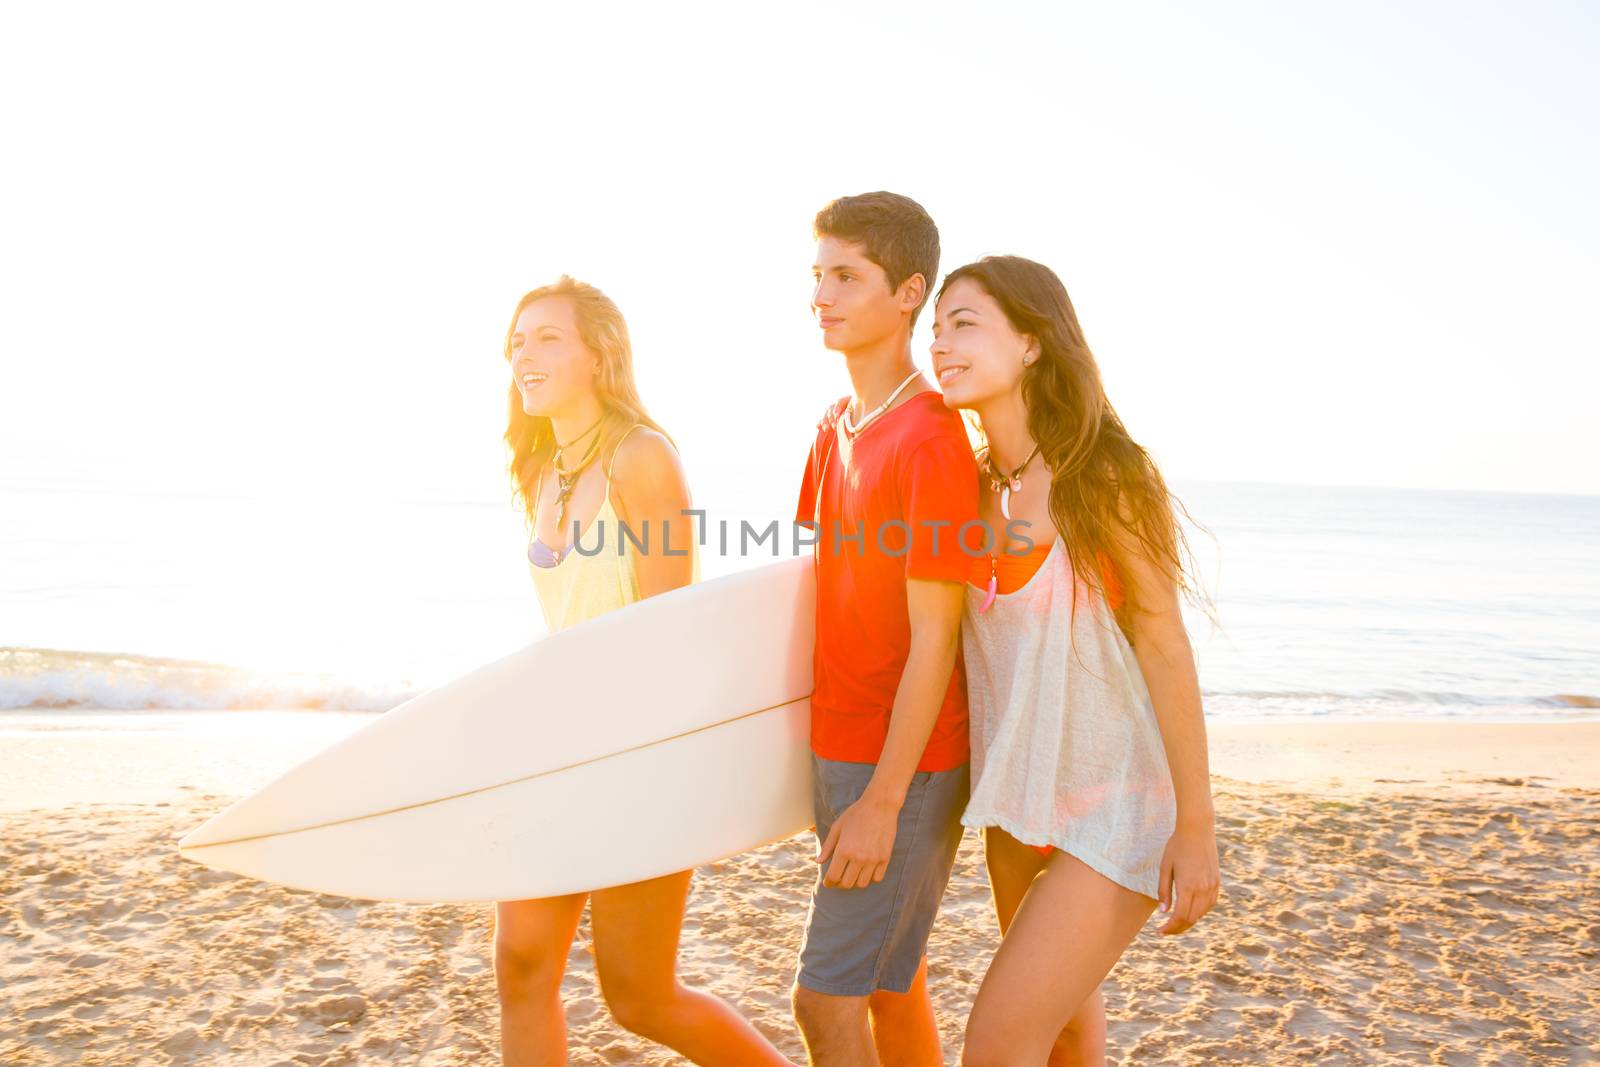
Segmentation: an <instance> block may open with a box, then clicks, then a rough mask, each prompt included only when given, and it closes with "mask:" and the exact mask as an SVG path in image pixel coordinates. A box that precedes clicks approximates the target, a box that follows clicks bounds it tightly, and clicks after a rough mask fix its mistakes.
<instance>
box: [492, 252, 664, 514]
mask: <svg viewBox="0 0 1600 1067" xmlns="http://www.w3.org/2000/svg"><path fill="white" fill-rule="evenodd" d="M552 296H564V297H566V298H567V299H568V300H571V301H572V306H573V310H574V311H575V312H576V317H577V320H578V337H579V338H580V339H581V340H582V341H583V344H584V347H585V348H587V349H589V351H591V352H593V353H594V354H595V355H596V356H597V357H598V358H599V360H600V374H599V376H598V377H597V378H596V380H595V392H596V393H597V394H598V395H599V399H600V406H601V407H602V408H603V409H604V412H605V413H604V415H602V416H601V418H602V424H601V429H600V433H601V435H602V436H605V435H609V434H611V433H614V432H615V431H617V430H619V429H625V428H628V427H631V426H635V425H644V426H648V427H650V428H651V429H652V430H655V431H656V432H658V433H660V434H661V435H662V436H664V437H666V438H667V440H668V441H671V440H672V438H671V436H670V435H669V434H668V433H667V431H665V430H663V429H662V428H661V426H660V425H659V424H658V423H657V422H656V421H655V420H654V419H652V418H651V417H650V415H649V413H648V412H646V411H645V409H644V403H643V401H641V400H640V399H639V389H638V387H637V386H636V385H635V384H634V381H633V345H632V344H631V343H630V342H629V340H628V324H627V322H626V321H625V320H624V319H623V317H622V312H621V311H619V310H618V309H617V305H616V304H614V303H613V302H612V300H611V298H610V297H608V296H606V294H605V293H602V292H601V291H600V290H599V289H596V288H595V287H594V286H592V285H589V284H588V283H587V282H580V281H577V280H576V279H573V278H570V277H568V276H567V275H565V274H563V275H562V276H561V277H560V278H559V279H558V280H557V281H555V282H553V283H551V284H550V285H542V286H540V287H539V288H537V289H535V290H533V291H532V292H529V293H527V294H525V295H524V296H523V297H522V299H521V300H518V301H517V308H516V310H515V311H513V312H512V313H511V325H510V327H508V328H507V330H506V342H505V358H506V362H507V363H509V362H511V338H512V336H513V335H514V334H515V333H516V332H517V319H518V318H519V317H520V316H521V315H522V311H523V309H524V308H526V307H527V306H528V305H529V304H532V303H534V302H536V301H539V300H543V299H545V298H546V297H552ZM509 389H510V401H511V403H510V412H509V416H510V417H509V421H508V422H507V425H506V432H505V442H506V447H507V448H508V449H509V450H510V453H511V455H510V458H509V459H508V460H507V462H506V473H507V475H508V476H509V477H510V479H511V497H512V503H513V504H514V505H515V506H516V507H517V509H518V510H519V511H521V512H522V513H523V518H524V520H525V521H526V522H527V523H528V524H529V526H530V528H531V526H532V524H533V509H534V505H535V504H536V503H537V502H536V501H535V500H534V499H533V497H534V493H535V492H536V486H537V484H538V477H539V471H540V470H541V469H543V467H544V465H545V464H546V463H547V462H549V460H550V456H551V453H553V452H554V451H555V446H556V438H555V432H554V431H553V430H552V429H551V427H550V420H549V418H547V417H545V416H543V415H529V414H528V413H527V412H526V411H524V410H522V393H521V392H520V391H518V389H517V383H516V382H512V383H511V385H510V387H509ZM673 447H674V448H676V447H677V446H676V445H675V444H674V446H673Z"/></svg>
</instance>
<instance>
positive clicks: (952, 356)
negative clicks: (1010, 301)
mask: <svg viewBox="0 0 1600 1067" xmlns="http://www.w3.org/2000/svg"><path fill="white" fill-rule="evenodd" d="M928 351H929V353H930V354H931V355H932V356H933V371H934V373H935V374H936V375H938V378H939V389H940V390H941V391H942V392H943V393H944V403H945V407H948V408H973V407H978V406H980V405H981V404H983V403H984V402H985V401H987V400H990V399H992V398H994V397H997V396H1003V395H1005V394H1006V393H1009V392H1010V391H1011V390H1013V389H1016V388H1019V386H1020V384H1021V382H1022V373H1023V362H1022V361H1023V360H1024V359H1031V360H1035V361H1037V359H1038V344H1037V342H1035V341H1034V340H1033V339H1032V338H1031V337H1027V336H1025V335H1023V334H1020V333H1018V332H1017V331H1016V330H1014V329H1013V328H1012V326H1011V320H1010V319H1008V318H1006V314H1005V312H1004V311H1003V310H1002V309H1001V307H1000V304H999V302H997V301H996V300H995V298H994V297H992V296H990V295H989V294H988V293H986V292H984V290H983V287H982V286H980V285H979V284H978V283H977V282H974V281H972V280H971V279H969V278H962V279H960V280H958V281H957V282H956V283H955V284H954V285H952V286H950V287H949V288H948V289H946V290H945V291H944V295H943V296H941V297H940V298H939V302H938V304H936V305H935V306H934V315H933V344H932V345H931V346H930V347H929V349H928Z"/></svg>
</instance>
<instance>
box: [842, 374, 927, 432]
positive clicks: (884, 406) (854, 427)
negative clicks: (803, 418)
mask: <svg viewBox="0 0 1600 1067" xmlns="http://www.w3.org/2000/svg"><path fill="white" fill-rule="evenodd" d="M921 374H922V372H921V371H920V370H914V371H912V372H911V374H910V376H909V377H908V378H906V380H905V381H903V382H901V383H900V384H899V385H898V386H896V387H895V391H894V392H892V393H890V394H889V399H888V400H885V401H884V402H883V403H881V404H879V405H878V406H877V407H875V408H873V409H872V410H871V411H869V412H867V414H866V416H865V417H863V418H862V420H861V421H860V422H856V421H855V420H853V419H851V418H850V407H849V405H846V406H845V409H844V414H843V415H841V416H840V421H841V422H843V423H844V432H845V433H847V434H849V435H850V436H851V437H854V436H855V435H856V434H858V433H860V432H861V431H862V430H865V429H866V428H867V426H868V425H869V424H870V423H871V422H872V420H873V419H875V418H877V417H878V416H879V415H882V414H883V413H884V412H885V411H888V410H889V405H890V404H893V403H894V398H895V397H897V396H899V395H900V394H901V393H903V392H905V388H906V386H908V385H910V384H911V383H912V382H914V381H916V380H917V378H918V377H920V376H921Z"/></svg>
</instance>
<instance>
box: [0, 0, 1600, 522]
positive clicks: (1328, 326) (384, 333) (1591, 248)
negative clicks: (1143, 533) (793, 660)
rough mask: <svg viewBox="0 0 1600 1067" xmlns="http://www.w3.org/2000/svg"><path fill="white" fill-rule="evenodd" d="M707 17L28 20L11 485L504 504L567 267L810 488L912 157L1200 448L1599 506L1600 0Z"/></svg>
mask: <svg viewBox="0 0 1600 1067" xmlns="http://www.w3.org/2000/svg"><path fill="white" fill-rule="evenodd" d="M691 8H692V6H691V5H678V4H674V5H667V4H652V5H642V6H640V7H638V8H622V7H615V6H612V5H603V4H598V3H596V4H589V3H585V4H564V5H559V6H556V5H552V6H551V7H550V8H549V9H535V8H534V7H533V5H514V6H507V7H505V8H476V9H474V10H467V9H465V8H464V7H462V6H459V5H451V7H450V8H449V9H448V12H447V10H446V9H444V8H436V9H434V13H433V14H432V15H428V14H423V13H420V12H414V11H411V10H408V9H407V5H385V6H383V7H374V8H372V9H371V10H369V11H367V12H365V13H357V12H356V11H355V8H354V7H353V6H352V5H332V4H304V5H302V4H273V5H266V6H261V5H256V6H243V7H241V6H239V5H218V4H195V5H191V6H185V7H177V6H173V5H169V4H133V5H125V4H124V5H111V4H106V5H95V6H92V7H91V6H86V5H79V4H34V5H28V6H26V7H25V8H19V7H16V6H13V7H11V8H9V9H8V13H7V15H6V16H5V20H4V21H5V26H4V27H3V29H0V92H3V93H4V95H5V98H6V99H7V100H8V102H9V104H10V107H9V108H8V112H9V113H8V115H7V116H6V119H5V126H4V141H5V145H6V156H7V163H6V165H5V168H4V172H3V174H4V178H3V181H4V182H5V183H6V185H8V186H9V189H8V191H7V192H6V194H5V196H4V198H3V200H0V213H3V216H0V244H3V245H4V246H5V251H4V252H3V253H0V255H3V257H4V258H3V265H0V271H3V274H4V277H3V284H4V292H5V300H4V305H5V306H4V311H3V312H0V315H3V318H0V353H3V360H4V363H3V371H0V373H3V378H0V475H6V476H10V477H20V478H24V479H28V480H47V479H56V478H69V479H73V480H92V481H95V482H102V481H112V480H121V481H132V482H134V483H135V484H140V485H144V484H161V485H177V486H190V487H206V486H217V487H223V486H229V487H233V488H236V489H242V490H244V491H248V492H259V493H267V494H272V495H275V496H284V497H288V496H291V495H295V496H300V495H307V496H336V495H345V494H350V493H358V494H362V495H365V494H368V493H371V494H377V495H392V494H402V493H403V494H407V495H435V494H445V495H449V496H453V497H472V498H480V499H494V498H499V497H501V496H503V495H504V482H503V476H502V473H501V468H502V463H503V456H502V452H501V445H500V441H499V435H500V432H501V430H502V428H503V420H504V408H505V398H504V397H505V385H506V370H505V365H504V363H503V362H502V360H501V357H500V345H501V340H502V337H503V333H504V330H505V327H506V323H507V320H508V318H509V315H510V312H511V310H512V307H513V305H514V303H515V301H516V299H517V297H518V295H519V294H520V293H521V292H522V291H524V290H526V289H528V288H531V287H533V286H535V285H537V284H540V283H543V282H546V281H549V280H551V279H552V278H554V276H556V275H557V274H559V273H560V272H562V271H567V272H570V273H572V274H575V275H577V276H579V277H582V278H584V279H586V280H589V281H592V282H594V283H596V284H598V285H600V286H601V287H602V288H604V289H606V290H607V291H608V292H610V293H611V295H612V296H613V297H614V298H616V300H617V301H618V303H619V304H620V305H621V307H622V309H623V311H624V312H625V314H626V315H627V316H628V318H629V320H630V324H631V327H632V330H633V336H634V341H635V351H636V358H637V364H638V371H639V378H640V385H641V390H642V392H643V395H644V397H645V400H646V402H647V404H648V405H649V406H650V407H651V408H652V410H653V412H654V413H655V414H656V416H657V417H658V418H659V419H660V420H661V421H662V422H663V423H665V424H666V426H667V427H668V429H669V430H670V431H671V432H673V433H674V435H675V436H676V437H677V438H678V439H679V441H680V444H681V445H682V447H683V449H684V453H685V459H686V463H687V466H688V469H689V473H690V477H691V481H693V482H696V483H698V484H702V485H706V484H709V485H713V486H716V485H731V484H736V483H737V482H738V481H747V480H753V481H758V482H770V481H771V480H773V479H776V480H778V481H780V482H782V481H784V480H787V481H789V482H793V481H794V479H796V478H797V477H798V472H799V463H800V459H801V457H802V456H803V453H804V450H805V448H806V446H807V444H808V442H809V438H810V429H811V426H812V424H813V422H814V420H815V417H816V415H817V414H818V413H819V412H820V410H821V409H822V407H823V405H824V404H825V402H826V401H827V400H829V399H831V398H833V397H835V396H839V395H842V394H843V393H844V392H846V391H847V390H848V382H847V379H846V377H845V375H844V371H843V367H842V365H841V363H840V360H839V358H838V357H837V356H835V355H834V354H832V353H829V352H827V351H825V350H824V349H822V348H821V346H820V343H819V341H818V338H817V331H816V329H815V327H814V326H813V324H812V322H811V319H810V315H809V311H808V307H807V298H808V295H809V289H810V278H809V267H810V262H811V243H810V236H809V232H808V227H809V223H810V219H811V217H812V215H813V214H814V213H815V211H816V210H817V208H819V207H820V206H821V205H822V204H823V203H824V202H825V201H826V200H828V199H830V198H831V197H833V196H836V195H840V194H844V193H852V192H861V191H865V190H869V189H877V188H889V189H893V190H896V191H899V192H904V193H906V194H909V195H911V196H913V197H915V198H916V199H918V200H920V201H921V202H922V203H923V204H924V205H925V206H926V207H927V208H928V209H929V210H930V211H931V212H932V214H933V216H934V218H935V219H936V220H937V221H938V222H939V225H940V228H941V230H942V233H943V236H944V246H945V257H944V264H943V265H944V267H945V268H946V269H949V268H951V267H954V266H956V265H958V264H960V263H962V262H965V261H967V260H969V259H971V258H975V257H976V256H978V255H981V254H984V253H988V252H1014V253H1018V254H1023V255H1028V256H1031V257H1033V258H1036V259H1040V260H1042V261H1043V262H1045V263H1048V264H1050V265H1051V266H1052V267H1054V268H1055V269H1056V270H1057V272H1058V273H1059V274H1060V275H1061V276H1062V278H1063V279H1064V280H1065V281H1066V283H1067V286H1068V289H1069V290H1070V292H1071V293H1072V296H1073V298H1074V301H1075V303H1076V305H1077V308H1078V312H1079V315H1080V317H1081V319H1082V321H1083V324H1084V327H1085V330H1086V332H1087V334H1088V337H1089V341H1090V344H1091V345H1092V346H1093V347H1094V349H1095V351H1096V353H1097V355H1098V357H1099V359H1100V362H1101V364H1102V367H1103V370H1104V373H1105V377H1106V381H1107V386H1108V390H1109V392H1110V394H1111V398H1112V401H1113V403H1115V404H1116V405H1117V407H1118V409H1119V410H1120V411H1121V413H1122V415H1123V418H1124V421H1125V422H1126V423H1127V424H1128V426H1129V428H1130V429H1131V431H1132V432H1133V434H1134V436H1135V437H1136V438H1138V439H1139V440H1141V441H1142V442H1144V443H1145V444H1146V445H1147V446H1148V447H1150V448H1151V449H1152V451H1153V452H1154V453H1155V455H1156V457H1157V459H1158V461H1159V462H1161V464H1162V465H1163V467H1164V468H1165V469H1166V471H1167V473H1168V475H1169V477H1172V478H1174V479H1179V480H1181V479H1195V478H1207V479H1227V480H1245V481H1283V482H1303V483H1312V484H1344V485H1374V486H1376V485H1395V486H1430V487H1442V488H1463V489H1467V488H1479V489H1512V490H1525V491H1557V492H1584V493H1600V459H1597V458H1596V457H1597V455H1600V450H1597V449H1596V447H1595V442H1594V431H1593V427H1594V424H1595V415H1594V405H1595V397H1596V396H1597V394H1600V370H1597V362H1600V361H1597V359H1596V357H1597V356H1600V344H1597V341H1600V325H1597V322H1596V317H1595V315H1594V314H1593V311H1592V309H1593V307H1594V304H1595V294H1596V292H1597V291H1600V258H1597V252H1596V250H1597V249H1600V206H1597V203H1600V198H1597V197H1596V196H1595V192H1594V191H1595V190H1596V189H1597V188H1600V134H1597V129H1596V127H1597V122H1596V118H1595V101H1596V100H1600V15H1597V13H1596V9H1595V8H1594V7H1592V6H1585V5H1582V4H1577V3H1573V4H1559V3H1547V4H1538V5H1509V4H1490V3H1482V4H1463V3H1436V4H1425V3H1413V4H1405V5H1396V4H1390V3H1382V4H1379V3H1364V2H1359V3H1358V2H1352V3H1340V4H1318V5H1312V4H1297V5H1283V4H1269V3H1261V4H1205V5H1195V4H1184V3H1175V4H1170V5H1168V4H1137V5H1107V4H1101V5H1088V4H1038V5H1015V4H988V5H981V6H980V5H977V4H972V3H966V4H961V5H951V6H937V7H936V6H932V5H894V6H892V7H890V6H887V5H885V6H883V7H882V9H881V10H879V11H878V12H877V13H869V12H867V11H866V10H865V8H866V5H862V4H854V3H852V4H819V3H811V4H805V5H771V4H730V5H725V6H718V7H714V8H710V7H697V8H693V9H692V10H691ZM694 12H698V13H694ZM927 344H928V336H927V326H926V322H924V324H923V325H922V327H921V328H920V329H919V331H918V337H917V340H916V356H917V358H918V360H919V361H921V362H922V363H924V365H925V364H926V362H927ZM729 479H734V480H733V481H729ZM699 495H700V496H701V498H702V499H701V503H706V501H705V500H704V499H703V496H704V494H699ZM719 503H722V502H719V501H711V502H710V504H711V506H713V507H716V506H718V505H719Z"/></svg>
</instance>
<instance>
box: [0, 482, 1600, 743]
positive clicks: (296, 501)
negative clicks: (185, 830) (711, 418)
mask: <svg viewBox="0 0 1600 1067" xmlns="http://www.w3.org/2000/svg"><path fill="white" fill-rule="evenodd" d="M691 473H692V472H691ZM696 489H697V498H698V499H699V500H700V501H703V502H708V503H706V504H705V506H706V507H707V509H708V520H709V522H710V524H711V527H710V528H711V530H712V545H711V551H710V552H708V554H707V556H706V558H705V559H704V563H703V570H704V575H705V577H708V578H710V577H715V576H716V575H718V574H723V573H728V572H730V571H732V570H736V569H739V568H743V567H749V566H759V565H761V564H762V563H766V562H771V555H770V552H771V546H770V545H768V546H764V547H763V550H762V551H763V552H764V553H765V554H763V555H760V556H752V557H744V558H740V557H720V556H718V555H716V554H715V548H716V544H715V542H716V533H715V531H716V529H717V526H718V524H719V523H720V522H721V521H724V520H725V521H727V522H728V523H729V524H730V529H732V530H733V531H735V534H736V532H737V530H738V526H739V522H740V521H741V520H748V521H750V522H751V523H752V524H754V525H756V526H758V527H759V526H764V525H765V524H766V523H767V522H770V521H771V520H773V519H787V516H788V514H789V511H788V506H789V502H790V493H791V492H792V487H789V486H787V485H781V486H773V485H771V484H770V479H763V478H762V477H761V476H759V475H757V474H754V473H751V472H748V471H745V472H741V471H739V470H737V469H729V470H725V471H720V472H714V473H713V475H712V476H711V477H710V478H708V479H707V481H706V483H705V484H704V485H697V486H696ZM1175 491H1176V492H1177V494H1178V495H1179V497H1180V498H1181V499H1182V500H1183V502H1184V503H1185V504H1186V505H1187V507H1188V509H1189V511H1190V512H1191V514H1192V515H1193V516H1194V518H1195V519H1196V520H1197V521H1198V522H1200V523H1202V524H1203V525H1204V526H1205V527H1206V530H1207V531H1208V532H1201V531H1199V530H1191V532H1190V536H1191V540H1192V543H1193V547H1194V549H1195V551H1196V554H1197V558H1198V562H1199V568H1198V578H1199V579H1200V581H1201V582H1202V584H1203V585H1204V586H1205V587H1206V588H1207V589H1208V591H1209V592H1210V594H1211V596H1212V598H1213V601H1214V609H1213V610H1214V615H1215V619H1216V625H1213V622H1212V621H1211V620H1210V619H1209V618H1207V617H1206V615H1205V614H1203V613H1201V612H1199V611H1198V610H1191V611H1189V612H1188V617H1189V629H1190V636H1191V639H1192V640H1193V643H1194V646H1195V652H1196V656H1197V659H1198V661H1199V665H1200V680H1201V686H1202V690H1203V692H1204V694H1205V708H1206V712H1207V715H1208V716H1210V717H1213V718H1218V719H1231V720H1237V719H1281V718H1294V719H1307V718H1315V719H1334V720H1339V719H1342V720H1349V719H1364V720H1370V719H1417V718H1427V719H1474V720H1502V721H1506V720H1509V721H1534V720H1565V719H1575V718H1594V717H1600V497H1580V496H1536V495H1517V494H1505V493H1469V492H1444V491H1425V490H1399V489H1353V488H1326V487H1312V486H1289V485H1250V484H1231V483H1217V482H1189V483H1178V484H1177V485H1175ZM718 500H725V501H737V502H738V505H739V506H737V507H733V508H722V509H719V508H718V507H717V506H716V501H718ZM524 537H525V534H524V532H523V527H522V519H521V516H520V515H519V514H517V513H516V512H515V511H513V510H512V508H511V505H510V502H509V499H499V500H482V499H470V500H469V499H461V500H449V499H420V500H401V501H396V500H385V499H376V498H368V497H361V496H359V495H356V496H348V497H339V498H329V497H320V498H286V497H267V496H252V495H249V494H240V493H225V492H216V491H211V490H202V489H197V490H193V491H167V492H157V491H152V490H148V489H141V490H132V489H123V488H118V487H114V486H104V485H101V486H89V485H82V484H77V485H75V484H67V483H54V484H51V483H46V482H42V481H28V480H26V479H18V478H13V479H11V480H9V481H6V482H3V483H0V708H41V709H45V708H49V709H62V710H68V709H73V708H98V709H131V708H174V709H184V708H195V709H198V708H207V709H227V708H239V709H243V708H251V709H263V708H329V709H346V710H367V711H378V710H383V709H386V708H389V707H392V706H394V705H395V704H396V703H398V702H399V701H401V700H403V699H405V698H406V697H407V696H409V695H412V694H414V693H416V692H419V691H421V690H422V689H425V688H427V687H429V686H432V685H435V684H437V683H439V682H442V681H445V680H447V679H449V678H451V677H453V676H454V675H456V674H459V673H461V672H463V671H466V670H470V669H471V668H473V667H475V666H477V665H480V664H482V663H486V662H488V661H490V660H492V659H495V658H497V657H499V656H501V655H504V654H506V653H509V652H511V651H513V650H515V649H516V648H518V647H520V646H521V645H522V644H524V643H526V642H527V641H530V640H533V639H535V638H536V637H538V636H539V634H540V632H541V629H542V626H541V623H540V621H539V613H538V607H537V604H536V603H535V601H534V594H533V589H532V585H531V582H530V581H529V579H528V575H527V572H526V564H525V562H524V557H523V554H522V553H523V548H524ZM732 540H733V541H734V542H736V541H737V536H736V535H735V536H734V537H733V538H732ZM780 551H783V552H787V551H788V546H787V543H785V544H784V545H783V546H782V547H781V549H780Z"/></svg>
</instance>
